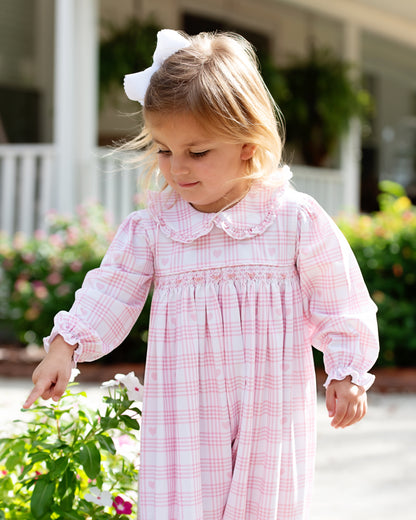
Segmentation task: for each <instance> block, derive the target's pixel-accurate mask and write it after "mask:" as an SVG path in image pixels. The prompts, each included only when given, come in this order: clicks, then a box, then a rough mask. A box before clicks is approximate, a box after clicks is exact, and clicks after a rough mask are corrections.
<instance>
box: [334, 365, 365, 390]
mask: <svg viewBox="0 0 416 520" xmlns="http://www.w3.org/2000/svg"><path fill="white" fill-rule="evenodd" d="M348 376H351V382H352V383H354V384H355V385H358V386H362V387H364V388H365V390H368V389H369V388H370V386H371V385H372V384H373V383H374V380H375V376H374V375H373V374H369V373H368V372H365V373H360V372H358V370H354V369H353V368H351V367H344V368H337V369H336V370H334V371H333V372H330V373H329V375H328V377H327V378H326V381H325V383H324V387H325V388H328V385H329V383H330V382H331V381H332V380H333V379H335V380H337V381H342V380H343V379H345V378H346V377H348Z"/></svg>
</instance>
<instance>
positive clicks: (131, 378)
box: [114, 372, 143, 402]
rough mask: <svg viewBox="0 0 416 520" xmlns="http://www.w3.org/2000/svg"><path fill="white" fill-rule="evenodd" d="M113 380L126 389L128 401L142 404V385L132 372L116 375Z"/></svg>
mask: <svg viewBox="0 0 416 520" xmlns="http://www.w3.org/2000/svg"><path fill="white" fill-rule="evenodd" d="M114 378H115V379H116V380H117V381H120V383H121V384H123V385H124V386H125V387H126V388H127V395H128V398H129V399H130V400H132V401H139V402H143V385H142V384H141V383H140V381H139V378H138V377H136V376H135V375H134V372H129V373H128V374H127V375H124V374H116V375H115V376H114Z"/></svg>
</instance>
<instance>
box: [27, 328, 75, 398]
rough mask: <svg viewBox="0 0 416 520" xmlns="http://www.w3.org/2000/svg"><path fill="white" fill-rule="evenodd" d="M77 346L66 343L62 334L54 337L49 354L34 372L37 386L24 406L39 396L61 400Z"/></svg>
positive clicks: (33, 379) (34, 381)
mask: <svg viewBox="0 0 416 520" xmlns="http://www.w3.org/2000/svg"><path fill="white" fill-rule="evenodd" d="M76 347H77V345H69V344H68V343H66V342H65V341H64V340H63V338H62V337H61V336H57V337H56V338H55V339H54V341H53V342H52V343H51V345H50V348H49V352H48V354H47V355H46V357H45V358H44V359H43V360H42V362H41V363H40V364H39V365H38V366H37V367H36V368H35V370H34V372H33V375H32V381H33V383H34V385H35V386H34V388H33V390H32V391H31V393H30V394H29V396H28V398H27V399H26V402H25V403H24V405H23V408H30V407H31V406H32V404H33V403H34V402H35V401H36V399H38V398H39V397H42V399H50V398H52V399H53V400H54V401H59V399H60V397H61V396H62V394H63V393H64V392H65V389H66V387H67V385H68V381H69V379H70V377H71V371H72V367H73V361H72V356H73V353H74V350H75V349H76Z"/></svg>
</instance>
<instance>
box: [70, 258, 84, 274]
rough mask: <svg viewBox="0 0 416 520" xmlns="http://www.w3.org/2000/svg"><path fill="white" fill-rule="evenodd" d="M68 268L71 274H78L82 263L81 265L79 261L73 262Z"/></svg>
mask: <svg viewBox="0 0 416 520" xmlns="http://www.w3.org/2000/svg"><path fill="white" fill-rule="evenodd" d="M69 268H70V269H71V271H72V272H73V273H78V272H79V271H81V269H82V263H81V262H80V261H79V260H74V261H73V262H72V263H71V264H70V266H69Z"/></svg>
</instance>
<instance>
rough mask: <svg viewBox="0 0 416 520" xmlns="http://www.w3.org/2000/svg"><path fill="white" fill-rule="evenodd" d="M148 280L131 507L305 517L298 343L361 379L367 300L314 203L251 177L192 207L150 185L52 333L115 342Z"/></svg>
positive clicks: (370, 343) (306, 464) (305, 370)
mask: <svg viewBox="0 0 416 520" xmlns="http://www.w3.org/2000/svg"><path fill="white" fill-rule="evenodd" d="M152 284H153V286H154V293H153V300H152V312H151V323H150V331H149V344H148V354H147V363H146V375H145V397H144V403H143V418H142V431H141V435H142V445H141V450H142V452H141V469H140V485H139V503H140V518H141V519H142V520H289V519H290V520H305V519H307V518H308V505H309V502H310V496H311V488H312V481H313V469H314V453H315V394H316V388H315V376H314V366H313V359H312V349H311V344H313V345H315V346H316V347H317V348H319V349H322V350H323V351H324V354H325V365H326V370H327V373H328V377H329V379H333V378H335V379H343V378H344V377H345V376H347V375H351V376H352V377H353V381H354V382H355V383H357V384H360V385H363V386H365V387H368V386H370V385H371V383H372V381H373V376H371V375H369V374H368V373H367V370H368V369H369V368H370V367H371V366H372V365H373V363H374V361H375V359H376V356H377V352H378V340H377V327H376V320H375V310H376V309H375V306H374V304H373V303H372V301H371V300H370V298H369V295H368V292H367V290H366V287H365V285H364V282H363V280H362V277H361V274H360V271H359V269H358V266H357V263H356V261H355V258H354V256H353V254H352V253H351V250H350V248H349V246H348V244H347V242H346V241H345V239H344V238H343V236H342V235H341V233H340V232H339V230H338V229H337V228H336V226H335V225H334V223H333V221H332V220H331V219H330V218H329V217H328V215H327V214H326V213H325V212H324V211H323V210H322V208H321V207H320V206H319V205H318V204H317V203H316V202H315V201H314V200H313V199H312V198H310V197H308V196H307V195H304V194H300V193H297V192H296V191H295V190H293V189H292V188H291V187H290V186H289V184H288V183H286V184H285V185H284V186H283V187H280V188H273V189H272V188H269V187H266V186H264V185H262V184H260V183H257V184H256V185H255V186H254V187H253V188H252V190H251V191H250V193H249V194H248V195H247V196H246V197H245V198H244V199H243V200H242V201H241V202H239V203H238V204H237V205H235V206H234V207H232V208H230V209H228V210H225V211H223V212H220V213H217V214H209V213H200V212H198V211H196V210H195V209H193V208H192V206H190V205H189V204H188V203H186V202H185V201H183V200H182V199H180V198H179V197H178V196H176V195H175V194H174V193H167V192H163V193H159V194H152V195H151V197H150V203H149V207H148V209H147V210H143V211H138V212H136V213H133V214H132V215H131V216H130V217H128V218H127V219H126V221H125V222H124V223H123V224H122V225H121V227H120V229H119V231H118V233H117V235H116V237H115V239H114V241H113V243H112V245H111V247H110V248H109V250H108V252H107V254H106V256H105V258H104V260H103V262H102V265H101V267H100V268H99V269H97V270H94V271H92V272H90V273H89V274H88V275H87V277H86V279H85V282H84V285H83V288H82V289H81V290H80V291H79V292H78V293H77V296H76V301H75V303H74V305H73V307H72V309H71V310H70V312H69V313H66V312H62V313H59V314H58V315H57V317H56V319H55V328H54V330H53V332H52V336H54V335H55V334H57V333H60V334H61V335H63V336H64V338H65V339H66V341H68V342H69V343H78V344H79V347H78V349H77V351H76V358H77V360H79V361H88V360H93V359H96V358H98V357H99V356H102V355H104V354H105V353H107V352H109V351H110V350H112V349H113V348H115V347H116V346H117V345H118V344H119V343H120V342H121V341H122V340H123V339H124V337H125V336H126V335H127V334H128V332H129V330H130V328H131V327H132V325H133V324H134V322H135V320H136V318H137V316H138V315H139V313H140V311H141V309H142V306H143V304H144V301H145V299H146V296H147V294H148V291H149V289H150V287H151V286H152Z"/></svg>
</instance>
